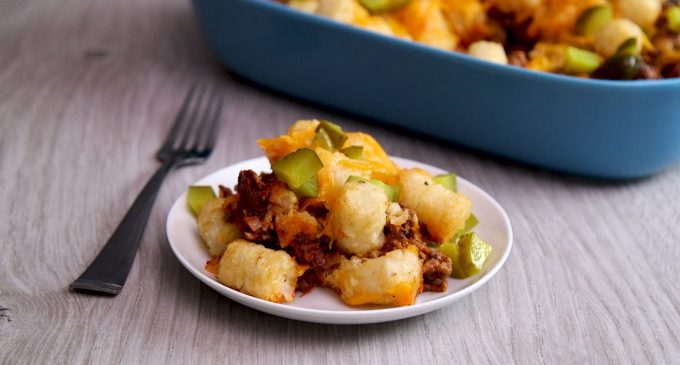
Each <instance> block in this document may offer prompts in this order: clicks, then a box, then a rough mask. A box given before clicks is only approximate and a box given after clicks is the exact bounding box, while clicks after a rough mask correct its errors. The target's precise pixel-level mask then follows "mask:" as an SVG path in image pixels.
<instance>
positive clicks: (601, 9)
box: [574, 4, 612, 36]
mask: <svg viewBox="0 0 680 365" xmlns="http://www.w3.org/2000/svg"><path fill="white" fill-rule="evenodd" d="M611 20H612V8H611V6H609V4H606V5H596V6H593V7H591V8H588V9H587V10H586V11H584V12H583V13H582V14H581V16H580V17H579V18H578V20H577V21H576V25H575V26H574V33H575V34H576V35H585V36H590V35H594V34H595V33H596V32H597V31H598V30H600V29H602V28H603V27H604V26H605V25H607V23H609V22H610V21H611Z"/></svg>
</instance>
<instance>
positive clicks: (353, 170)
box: [314, 147, 372, 207]
mask: <svg viewBox="0 0 680 365" xmlns="http://www.w3.org/2000/svg"><path fill="white" fill-rule="evenodd" d="M314 151H315V152H316V154H317V155H318V156H319V159H320V160H321V163H323V167H322V168H321V170H319V172H317V178H318V181H319V196H318V199H319V200H321V201H323V202H324V203H326V206H327V207H331V206H333V204H334V203H335V199H336V198H337V197H338V194H339V192H340V190H341V189H342V187H343V186H344V185H345V182H346V181H347V179H348V178H349V177H350V176H358V177H363V178H367V179H368V178H370V177H371V174H372V172H371V171H372V170H371V164H370V163H369V162H367V161H363V160H353V159H351V158H349V157H347V156H345V155H343V154H342V153H340V152H331V151H328V150H326V149H323V148H321V147H317V148H315V149H314Z"/></svg>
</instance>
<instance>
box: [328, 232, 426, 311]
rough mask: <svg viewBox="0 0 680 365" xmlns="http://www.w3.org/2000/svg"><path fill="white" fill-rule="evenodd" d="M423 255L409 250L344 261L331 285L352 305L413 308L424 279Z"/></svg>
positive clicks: (414, 250)
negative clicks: (383, 305) (410, 306)
mask: <svg viewBox="0 0 680 365" xmlns="http://www.w3.org/2000/svg"><path fill="white" fill-rule="evenodd" d="M419 252H420V251H419V250H418V248H417V247H415V246H409V247H408V248H406V249H403V250H394V251H390V252H388V253H386V254H385V255H383V256H379V257H376V258H372V259H360V258H358V257H352V258H351V259H346V258H345V257H342V258H341V261H340V267H338V269H337V270H335V271H334V272H333V273H332V274H331V275H330V277H329V281H330V283H331V285H332V286H333V287H334V288H335V289H336V290H337V291H338V292H340V298H341V299H342V300H343V301H344V302H345V303H347V304H349V305H361V304H387V305H397V306H406V305H412V304H414V303H415V301H416V295H417V294H418V292H419V291H420V287H421V284H422V279H423V272H422V266H423V264H422V261H421V260H420V258H419V257H418V255H419Z"/></svg>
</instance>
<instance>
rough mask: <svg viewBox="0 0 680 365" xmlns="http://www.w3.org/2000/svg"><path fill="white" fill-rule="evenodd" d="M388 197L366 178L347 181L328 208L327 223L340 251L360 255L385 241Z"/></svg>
mask: <svg viewBox="0 0 680 365" xmlns="http://www.w3.org/2000/svg"><path fill="white" fill-rule="evenodd" d="M388 206H389V200H387V196H386V195H385V191H384V190H383V189H382V188H380V187H378V186H376V185H374V184H371V183H370V182H368V181H349V182H347V183H346V184H345V185H344V186H343V188H342V189H341V190H340V193H339V194H338V198H337V199H336V201H335V204H334V206H333V210H332V211H331V212H332V213H331V214H332V216H331V225H332V228H333V235H334V236H335V239H336V244H337V246H338V248H340V249H341V250H343V251H345V252H348V253H351V254H355V255H357V256H363V255H365V254H366V253H368V252H370V251H373V250H377V249H379V248H380V247H382V245H383V243H384V242H385V235H384V233H383V228H384V227H385V223H386V222H387V213H386V211H387V207H388Z"/></svg>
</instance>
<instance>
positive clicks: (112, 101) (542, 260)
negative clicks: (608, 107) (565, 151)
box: [0, 0, 680, 364]
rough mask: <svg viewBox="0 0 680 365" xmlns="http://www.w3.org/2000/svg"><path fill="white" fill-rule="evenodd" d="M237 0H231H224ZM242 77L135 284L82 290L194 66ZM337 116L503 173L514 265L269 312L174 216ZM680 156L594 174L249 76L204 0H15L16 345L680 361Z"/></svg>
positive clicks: (221, 354)
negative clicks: (453, 293)
mask: <svg viewBox="0 0 680 365" xmlns="http://www.w3.org/2000/svg"><path fill="white" fill-rule="evenodd" d="M225 1H228V0H225ZM194 81H199V82H209V81H210V82H214V83H215V84H216V85H218V87H219V88H221V89H222V90H223V91H224V93H225V95H226V102H225V107H226V111H225V113H224V115H223V117H224V118H223V119H224V121H223V122H224V128H223V129H222V131H221V134H220V137H219V142H218V145H217V149H216V151H215V152H214V154H213V156H212V157H211V158H210V160H209V161H208V162H207V163H205V164H203V165H200V166H196V167H190V168H184V169H181V170H178V171H176V172H175V173H173V174H172V175H171V176H170V177H169V179H168V180H167V181H166V183H165V185H164V186H163V188H162V190H161V192H160V195H159V196H158V200H157V201H156V204H155V206H154V209H153V213H152V215H151V218H150V220H149V225H148V227H147V229H146V234H145V236H144V239H143V241H142V244H141V249H140V250H139V253H138V255H137V257H136V261H135V264H134V266H133V267H132V271H131V274H130V277H129V279H128V283H127V284H126V286H125V288H124V290H123V291H122V293H121V294H120V295H118V296H117V297H97V296H90V295H83V294H76V293H72V292H69V290H68V288H67V287H68V284H69V283H70V282H71V281H72V280H74V279H75V278H76V277H77V276H78V275H79V274H80V273H81V272H82V270H83V269H84V268H85V267H86V266H87V265H88V264H89V262H90V261H91V260H92V259H93V258H94V257H95V255H96V254H97V252H98V251H99V249H100V248H101V246H102V245H103V243H104V242H105V241H106V240H107V238H108V237H109V235H110V234H111V232H112V231H113V229H114V228H115V227H116V225H117V224H118V222H119V220H120V218H121V217H122V215H123V214H124V213H125V211H126V210H127V208H128V207H129V205H130V203H131V202H132V200H133V199H134V197H135V196H136V195H137V193H138V192H139V190H140V189H141V187H142V185H143V184H144V183H145V182H146V180H147V179H148V178H149V177H150V175H151V173H152V172H153V171H154V169H155V168H156V167H157V166H158V163H157V162H156V161H155V160H154V153H155V150H156V148H157V147H158V146H159V145H160V142H161V141H162V139H163V138H164V135H165V132H166V130H167V129H168V126H169V125H170V123H171V120H172V118H173V116H174V115H175V113H176V111H177V108H178V106H179V104H180V102H181V100H182V99H183V96H184V94H185V92H186V90H187V88H188V87H189V85H190V84H191V83H192V82H194ZM301 118H326V119H331V120H334V121H336V122H338V123H341V124H343V125H344V126H345V127H346V129H349V130H364V131H367V132H369V133H372V134H374V135H375V136H376V137H377V138H378V139H379V140H380V141H381V142H382V143H383V145H384V146H385V148H386V150H387V151H388V152H391V153H392V154H395V155H400V156H403V157H407V158H412V159H415V160H422V161H427V162H429V163H431V164H433V165H437V166H440V167H443V168H445V169H450V170H455V171H457V172H458V173H459V174H460V175H462V176H464V177H465V178H467V179H468V180H470V181H472V182H474V183H475V184H477V185H479V186H480V187H481V188H483V189H485V190H486V191H487V192H489V193H490V194H491V195H492V196H494V197H495V198H496V199H497V200H498V201H499V202H500V203H501V204H502V205H503V206H504V207H505V209H506V210H507V212H508V214H509V216H510V219H511V221H512V224H513V228H514V232H515V241H514V248H513V251H512V252H511V255H510V257H509V259H508V261H507V263H506V265H505V266H504V267H503V268H502V269H501V271H500V272H499V275H498V276H496V277H495V278H493V280H491V281H490V282H489V283H488V284H487V285H485V286H484V287H482V288H481V289H480V290H478V291H476V292H474V293H473V294H472V295H470V296H468V297H465V298H464V299H462V300H460V301H458V302H456V303H454V304H453V305H450V306H448V307H445V308H444V309H441V310H439V311H436V312H432V313H430V314H427V315H423V316H419V317H415V318H411V319H406V320H401V321H396V322H389V323H382V324H373V325H355V326H335V325H322V324H313V323H304V322H298V321H293V320H288V319H283V318H278V317H274V316H271V315H268V314H264V313H261V312H258V311H255V310H252V309H250V308H247V307H244V306H242V305H240V304H237V303H235V302H232V301H230V300H229V299H227V298H225V297H223V296H221V295H219V294H218V293H217V292H215V291H213V290H211V289H210V288H208V287H207V286H205V285H203V284H202V283H201V282H199V281H198V280H197V279H196V278H194V277H193V276H192V275H191V274H190V273H189V272H188V271H186V270H185V269H184V268H183V267H182V266H181V265H180V263H179V262H178V261H177V259H176V258H175V257H174V256H173V254H172V253H171V251H170V249H169V247H168V243H167V240H166V237H165V230H164V226H165V219H166V216H167V213H168V211H169V209H170V206H171V204H172V203H173V201H174V200H175V198H176V197H177V196H178V195H179V194H181V193H182V192H183V191H184V190H185V189H186V187H187V186H188V185H189V184H190V183H191V182H193V181H195V180H196V179H198V178H199V177H201V176H204V175H206V174H208V173H209V172H211V171H214V170H216V169H218V168H220V167H223V166H226V165H229V164H231V163H233V162H236V161H240V160H243V159H246V158H250V157H256V156H260V155H261V152H260V150H259V149H258V147H257V146H256V145H255V143H254V140H255V139H256V138H257V137H261V136H263V135H275V134H279V133H282V132H284V131H285V129H286V127H287V126H288V125H289V124H290V123H291V122H292V121H294V120H297V119H301ZM679 196H680V166H675V167H673V168H671V169H669V170H667V171H665V172H663V173H661V174H658V175H656V176H653V177H651V178H648V179H643V180H639V181H633V182H624V183H612V182H601V181H593V180H584V179H578V178H573V177H566V176H561V175H558V174H554V173H550V172H545V171H541V170H535V169H532V168H528V167H524V166H520V165H516V164H512V163H509V162H506V161H502V160H498V159H494V158H490V157H486V156H479V155H476V154H474V153H472V152H469V151H464V150H461V149H459V148H456V147H455V146H447V145H444V144H439V143H435V142H433V141H429V140H425V139H422V138H418V137H414V136H408V135H406V134H405V133H403V132H397V131H393V130H390V129H389V128H385V127H381V126H376V125H371V124H364V123H363V122H362V121H361V120H358V119H352V118H349V117H346V116H342V115H336V114H333V113H331V112H329V111H326V110H321V109H318V108H316V107H314V106H310V105H306V104H303V103H300V102H298V101H294V100H290V99H287V98H286V97H284V96H281V95H272V94H271V93H269V92H267V91H265V90H262V89H259V88H257V87H255V86H253V85H250V84H247V83H244V82H243V81H241V80H240V79H238V78H235V77H234V76H233V75H231V74H230V73H229V72H228V71H225V70H224V69H223V68H221V67H220V66H219V64H218V63H217V62H216V60H215V59H214V57H213V56H212V54H211V52H210V51H209V49H208V48H207V47H206V45H205V43H204V42H203V40H202V38H201V35H200V34H199V31H198V28H197V25H196V22H195V20H194V17H193V14H192V11H191V8H190V4H189V2H187V1H182V0H173V1H161V0H145V1H133V0H119V1H103V0H102V1H88V2H85V1H77V0H68V1H67V0H50V1H47V0H46V1H40V2H37V1H21V0H4V1H2V2H0V217H1V219H0V268H1V270H2V272H1V273H2V274H1V275H0V362H2V363H8V364H28V363H31V364H52V363H63V364H71V363H93V364H100V363H126V364H127V363H146V364H156V363H168V364H174V363H182V364H186V363H196V364H203V363H215V364H237V363H243V364H253V363H264V364H272V363H295V364H338V363H353V364H373V363H382V364H395V363H411V364H424V363H446V364H459V363H462V364H466V363H502V364H505V363H521V364H533V363H560V364H568V363H574V364H582V363H593V364H602V363H609V364H622V363H636V364H642V363H645V364H646V363H676V364H677V363H680V284H679V281H680V265H679V262H680V220H679V217H680V198H678V197H679Z"/></svg>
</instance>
